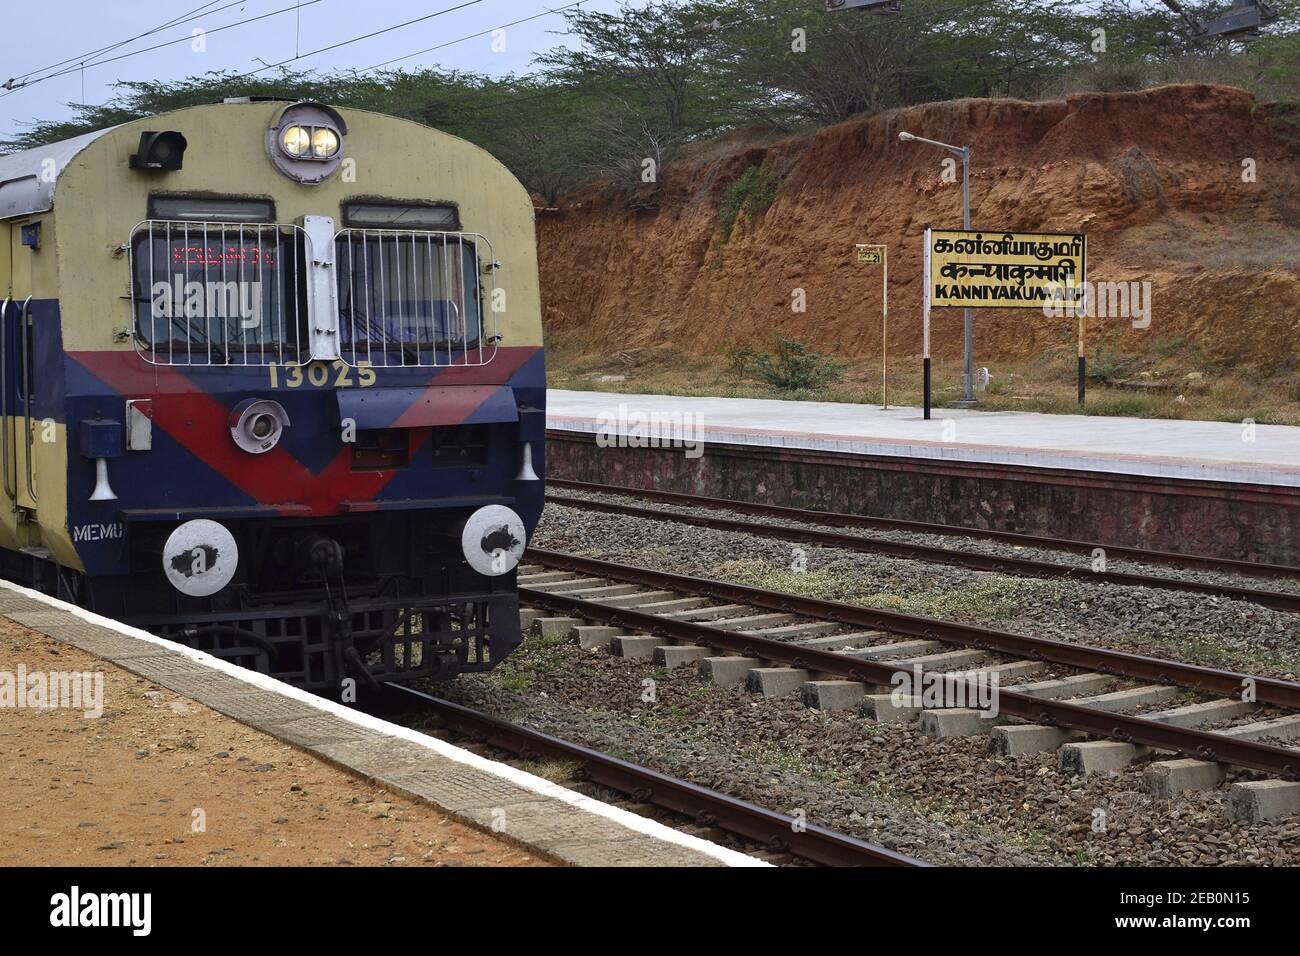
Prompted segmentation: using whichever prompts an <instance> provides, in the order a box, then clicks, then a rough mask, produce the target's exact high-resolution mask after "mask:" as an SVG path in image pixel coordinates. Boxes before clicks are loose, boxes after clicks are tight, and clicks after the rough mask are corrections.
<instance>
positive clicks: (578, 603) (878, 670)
mask: <svg viewBox="0 0 1300 956" xmlns="http://www.w3.org/2000/svg"><path fill="white" fill-rule="evenodd" d="M529 556H530V558H531V559H532V560H534V561H536V562H537V563H539V564H542V565H544V566H546V567H554V568H563V569H565V570H571V571H582V572H586V573H591V574H599V575H600V576H601V577H604V578H608V579H612V580H622V581H626V582H629V583H636V584H643V585H646V586H649V587H654V588H656V589H663V590H669V589H672V590H681V591H685V592H687V593H691V592H692V591H694V593H698V594H707V595H709V596H712V597H720V598H724V599H727V600H732V601H735V602H737V603H744V604H750V605H752V606H757V607H781V608H782V609H784V610H787V611H796V612H797V611H799V610H800V608H804V609H807V608H811V607H813V606H817V605H820V606H829V607H833V608H843V609H846V610H849V611H862V612H864V613H865V615H867V617H864V618H862V619H861V621H860V623H864V624H865V623H867V622H868V621H869V620H870V618H871V617H875V618H876V619H877V620H879V621H880V622H881V623H882V624H884V625H885V626H887V627H888V628H889V630H891V631H896V632H898V633H907V634H915V635H919V636H928V637H931V638H941V639H942V638H944V635H958V634H966V635H968V636H969V637H972V638H979V639H980V640H985V641H990V642H991V643H990V644H988V645H985V644H979V643H978V642H977V641H976V640H964V639H962V638H959V637H956V636H950V637H947V638H946V639H948V640H953V641H955V642H957V643H971V644H975V645H976V646H990V647H991V649H998V650H1001V649H1002V647H1001V646H997V645H999V644H1000V643H1001V639H1003V638H1011V639H1014V640H1018V641H1022V642H1025V645H1024V646H1027V647H1031V648H1032V647H1038V642H1040V641H1041V642H1046V639H1043V638H1024V637H1020V636H1018V635H1011V634H1006V633H1005V632H998V631H990V630H987V629H983V628H976V627H971V626H968V625H958V624H952V623H949V622H942V621H934V620H931V619H928V618H919V617H912V616H910V615H900V614H895V613H893V612H881V611H875V610H870V609H866V608H855V607H854V606H853V605H840V604H836V603H835V602H821V601H815V599H810V598H801V597H798V596H795V595H787V594H781V593H780V592H772V591H766V592H765V591H761V590H759V589H757V588H749V587H744V586H742V585H731V584H726V583H725V582H718V581H710V580H708V579H702V578H690V577H686V576H683V575H675V574H668V573H665V572H659V571H653V572H646V571H642V570H640V569H637V568H630V567H627V566H625V565H618V564H612V563H608V562H602V561H595V560H593V559H590V558H579V557H577V556H574V555H564V554H558V553H556V552H547V551H539V550H530V551H529ZM519 596H520V600H521V601H523V602H525V603H527V604H529V605H533V606H537V607H544V608H548V609H550V610H552V611H559V612H563V613H567V614H574V615H577V616H579V617H583V618H586V619H588V620H594V621H600V622H602V623H605V624H609V625H611V626H615V627H627V628H630V629H633V630H636V631H640V632H643V633H646V634H657V635H662V636H667V637H670V638H673V639H675V640H680V641H685V642H687V643H692V644H701V645H704V646H707V647H714V648H718V649H720V650H724V651H730V652H732V653H735V654H739V655H742V656H745V657H755V658H759V659H761V660H769V661H775V662H777V663H779V664H784V665H786V666H789V667H796V668H799V669H801V670H808V671H815V672H818V673H824V674H830V675H832V676H834V677H837V678H841V679H844V680H852V681H857V682H859V683H865V684H874V685H880V686H890V685H892V684H893V682H894V681H893V678H894V675H895V674H896V673H898V671H897V668H896V667H894V666H890V665H889V664H887V663H877V662H875V661H869V660H861V659H858V658H853V657H848V656H846V655H843V654H837V653H834V652H832V651H822V650H817V649H815V648H810V647H802V646H800V645H798V644H791V643H787V642H783V641H775V640H772V639H770V638H764V637H759V636H757V635H753V634H744V633H741V632H735V631H724V630H721V629H719V628H715V627H710V626H708V625H707V624H698V623H695V622H692V621H683V620H678V619H672V618H665V617H660V616H659V615H656V614H649V613H646V612H644V611H637V610H634V609H631V608H618V607H610V606H608V605H603V604H599V603H596V602H593V601H584V600H580V599H578V598H572V597H565V596H564V595H562V594H556V593H550V592H543V591H535V590H533V589H531V588H527V587H520V588H519ZM782 602H785V603H782ZM806 602H813V603H812V604H809V603H806ZM804 613H814V612H812V611H809V610H805V611H804ZM845 623H858V622H849V621H846V622H845ZM900 624H901V625H905V627H900V626H899V625H900ZM1060 643H1061V642H1056V641H1051V642H1050V643H1048V646H1045V647H1042V648H1041V650H1042V653H1041V654H1040V655H1039V656H1040V657H1041V659H1045V660H1053V659H1055V657H1054V654H1053V652H1054V651H1055V650H1057V648H1055V647H1053V646H1052V645H1057V644H1060ZM1065 646H1067V647H1073V646H1074V645H1065ZM1075 649H1076V650H1079V651H1084V652H1088V653H1090V654H1093V655H1097V659H1098V660H1102V659H1108V660H1110V661H1112V662H1114V663H1119V662H1121V661H1123V662H1126V666H1125V667H1124V668H1123V669H1119V668H1117V667H1112V668H1111V672H1112V673H1120V674H1124V675H1125V676H1133V674H1134V673H1137V674H1142V675H1143V676H1145V674H1144V673H1143V672H1146V673H1163V674H1164V675H1165V677H1164V680H1165V682H1166V683H1176V684H1182V685H1183V686H1190V687H1193V688H1195V689H1212V690H1213V692H1214V693H1222V694H1223V695H1225V696H1231V694H1232V693H1240V691H1241V690H1242V689H1243V687H1244V686H1246V685H1243V684H1242V683H1241V681H1243V680H1252V681H1255V686H1256V689H1257V692H1256V699H1257V700H1258V701H1259V702H1261V703H1266V702H1270V699H1271V701H1272V702H1274V703H1278V702H1280V701H1279V698H1281V699H1284V700H1286V701H1289V702H1288V703H1283V704H1282V705H1283V706H1296V705H1295V703H1293V702H1294V701H1296V700H1300V685H1297V684H1292V683H1289V682H1286V681H1276V680H1272V679H1269V678H1249V677H1248V675H1242V674H1231V673H1229V672H1222V671H1214V670H1211V669H1209V668H1202V667H1196V666H1194V665H1189V664H1177V663H1174V662H1171V661H1158V660H1154V659H1151V658H1142V657H1138V656H1137V655H1130V654H1123V653H1122V652H1117V651H1103V650H1101V649H1099V648H1078V647H1075ZM1030 656H1032V655H1030ZM1067 663H1078V662H1076V661H1069V662H1067ZM1127 665H1132V666H1131V668H1130V666H1127ZM1079 666H1088V665H1087V664H1083V663H1080V664H1079ZM1149 668H1154V669H1155V670H1148V669H1149ZM1096 669H1103V668H1096ZM1153 679H1159V678H1153ZM1183 681H1189V682H1188V683H1185V684H1184V683H1183ZM1192 681H1194V682H1192ZM1229 684H1231V690H1228V689H1227V688H1228V686H1229ZM998 700H999V707H1000V709H1001V711H1002V712H1004V713H1007V714H1009V715H1011V716H1013V717H1021V718H1024V719H1026V720H1030V721H1032V722H1034V723H1040V724H1052V725H1056V726H1061V727H1071V728H1076V729H1079V730H1084V731H1088V732H1089V733H1093V734H1096V735H1099V736H1103V737H1107V738H1110V739H1113V740H1120V741H1124V742H1126V743H1134V744H1142V745H1145V746H1150V747H1156V748H1158V749H1162V750H1172V751H1176V752H1180V753H1185V754H1188V755H1189V756H1194V757H1198V758H1200V759H1202V760H1212V761H1216V762H1219V763H1226V764H1232V765H1234V766H1239V767H1247V768H1250V769H1253V770H1260V771H1263V772H1265V773H1270V774H1276V775H1277V776H1280V777H1284V778H1287V779H1300V751H1296V750H1288V749H1287V748H1284V747H1275V746H1272V745H1270V744H1260V743H1255V742H1253V741H1247V740H1237V739H1234V738H1231V737H1225V736H1223V735H1221V734H1214V733H1211V732H1208V731H1201V730H1194V729H1190V728H1183V727H1172V726H1170V725H1168V724H1162V723H1159V722H1157V721H1153V720H1146V719H1144V718H1141V717H1132V716H1129V715H1126V714H1116V713H1108V712H1104V711H1099V710H1094V709H1091V708H1088V707H1084V706H1081V705H1078V704H1070V703H1066V702H1064V701H1058V700H1050V699H1040V698H1036V697H1031V696H1030V695H1028V694H1022V693H1017V692H1016V691H1014V690H1007V689H1000V690H999V694H998Z"/></svg>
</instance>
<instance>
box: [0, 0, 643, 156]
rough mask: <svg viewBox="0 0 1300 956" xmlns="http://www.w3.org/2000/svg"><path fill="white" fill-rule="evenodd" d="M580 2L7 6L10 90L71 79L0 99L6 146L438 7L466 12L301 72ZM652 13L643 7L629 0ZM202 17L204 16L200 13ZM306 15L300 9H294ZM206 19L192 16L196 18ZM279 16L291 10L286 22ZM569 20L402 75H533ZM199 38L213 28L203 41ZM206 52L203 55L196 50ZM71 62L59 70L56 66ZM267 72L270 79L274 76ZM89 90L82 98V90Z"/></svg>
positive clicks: (135, 1)
mask: <svg viewBox="0 0 1300 956" xmlns="http://www.w3.org/2000/svg"><path fill="white" fill-rule="evenodd" d="M571 2H572V0H423V2H421V0H315V2H311V0H239V2H235V3H231V0H213V2H211V3H204V2H203V0H42V2H20V0H4V3H5V7H6V8H7V9H6V10H5V12H4V21H5V31H4V33H5V35H4V36H3V37H2V38H0V64H3V67H0V70H2V73H0V83H3V82H4V81H5V80H7V79H9V78H10V77H21V76H22V75H23V74H25V73H28V72H29V71H37V72H36V74H35V75H41V74H43V73H49V72H57V71H59V70H70V71H71V72H68V73H67V74H66V75H63V76H58V77H54V78H51V79H48V80H43V81H41V82H34V83H33V82H30V80H31V79H32V78H34V77H30V78H29V85H28V86H26V87H24V88H22V89H18V90H16V91H14V92H13V93H6V92H5V91H3V90H0V139H3V138H7V137H8V136H10V135H12V134H13V133H15V132H17V131H18V130H20V129H21V128H22V124H24V123H27V122H31V121H32V120H35V119H58V118H62V117H65V116H67V115H69V113H70V110H69V109H68V107H67V104H69V103H77V102H83V101H84V102H88V103H102V102H104V101H106V100H107V99H109V98H110V97H111V96H112V84H113V83H114V82H116V81H118V80H176V79H181V78H183V77H186V76H193V75H197V74H202V73H207V72H210V71H214V70H236V71H240V72H246V71H249V70H255V69H259V68H260V67H262V66H263V65H264V64H267V63H279V62H281V61H284V60H287V59H289V58H291V57H295V56H299V55H301V54H308V53H310V52H311V51H314V50H319V49H321V48H323V47H328V46H331V45H333V44H336V43H340V42H342V41H344V40H349V39H351V38H353V37H359V36H361V35H363V34H367V33H372V32H374V31H378V30H382V29H384V28H386V27H391V26H396V25H397V24H400V23H403V22H405V21H407V20H413V19H415V18H417V17H422V16H425V15H427V14H430V13H436V12H437V11H440V10H449V9H451V8H455V7H459V6H461V5H462V4H468V5H467V6H464V8H463V9H459V10H451V12H448V13H445V14H443V15H440V16H436V17H433V18H431V19H427V20H424V21H423V22H419V23H414V24H412V25H410V26H406V27H403V28H401V29H397V30H392V31H391V32H388V33H383V34H381V35H379V36H374V37H371V38H369V39H364V40H360V41H358V42H356V43H350V44H348V45H346V46H342V47H339V48H338V49H335V50H329V51H326V52H322V53H318V54H315V55H310V56H302V58H301V59H298V60H296V61H294V62H293V63H290V64H288V65H289V66H290V67H292V68H300V69H316V70H322V71H328V70H330V69H365V68H367V67H371V66H374V65H376V64H379V63H382V62H384V61H386V60H391V59H394V58H396V57H406V56H407V55H408V54H412V53H416V52H417V51H420V50H425V49H427V48H429V47H433V46H435V45H439V44H443V43H448V42H450V41H457V40H460V39H461V38H463V37H468V36H470V35H472V34H476V33H479V32H482V31H490V30H493V29H495V28H498V27H501V26H503V25H505V24H508V23H511V22H513V21H516V20H521V19H524V18H526V17H532V16H534V15H536V14H546V12H547V11H548V10H551V11H553V10H557V9H560V8H563V7H565V6H567V5H569V4H570V3H571ZM629 5H631V6H643V5H644V0H629ZM619 6H620V0H583V3H582V8H583V9H585V10H592V11H604V12H612V11H615V10H617V9H618V7H619ZM200 8H201V9H200ZM223 8H224V9H223ZM295 8H297V9H295ZM195 10H199V12H198V13H197V14H194V16H193V19H189V18H188V17H189V15H190V14H191V13H192V11H195ZM276 11H286V12H282V13H276ZM265 14H275V15H273V16H269V17H266V18H265V19H261V20H258V21H256V22H253V23H248V24H245V25H243V26H236V27H233V28H231V29H228V30H218V29H217V28H219V27H222V26H225V25H226V24H233V23H236V22H238V21H240V20H246V19H249V18H250V17H258V16H262V15H265ZM177 19H185V22H183V23H178V24H177V25H175V26H173V27H170V28H167V29H165V30H161V31H159V32H157V33H152V34H151V35H149V36H147V37H144V38H142V39H138V40H135V41H134V42H132V43H128V44H126V45H124V46H120V47H118V48H116V49H113V50H111V51H109V52H104V53H99V54H98V55H97V57H91V58H90V60H91V61H93V60H94V59H96V58H100V59H104V58H109V57H118V56H121V55H122V54H124V53H130V52H132V51H136V50H143V49H144V48H146V47H151V46H156V45H158V44H160V43H166V42H167V41H170V40H178V41H180V42H176V43H172V44H170V45H168V46H163V47H161V48H160V49H156V50H152V51H149V52H142V53H139V55H134V56H129V57H127V58H124V59H120V60H117V61H116V62H112V63H104V64H103V65H100V66H87V67H85V69H84V71H83V70H82V69H81V67H80V65H79V64H80V62H81V61H83V60H85V59H86V56H87V54H89V53H92V52H93V51H96V50H99V49H101V48H103V47H107V46H110V45H113V44H117V43H120V42H121V41H125V40H130V39H131V38H133V37H137V36H139V35H140V34H143V33H146V32H148V31H150V30H153V29H154V28H155V27H158V26H161V25H162V24H165V23H168V22H169V21H172V20H177ZM564 28H565V21H564V17H563V16H562V15H560V14H559V13H551V14H547V15H545V16H542V17H541V18H539V19H536V20H531V21H530V22H527V23H521V24H519V25H517V26H511V27H507V28H506V29H505V32H504V37H497V38H496V46H497V47H498V48H500V47H502V46H504V49H494V48H493V46H494V37H493V36H492V35H490V34H489V35H487V36H482V37H477V38H474V39H468V40H464V41H463V42H453V43H451V45H450V46H447V47H446V48H444V49H441V50H437V51H435V52H431V53H423V54H421V55H419V56H413V57H410V58H409V59H402V60H399V61H398V62H396V63H393V64H392V65H391V68H393V69H401V68H418V67H433V66H436V67H440V68H442V69H457V70H471V71H475V72H479V73H488V74H491V75H493V76H500V75H502V74H505V73H511V72H515V73H523V72H527V71H528V70H529V68H530V65H531V63H532V61H533V58H534V57H535V56H536V55H537V54H538V53H541V52H543V51H545V50H548V49H551V48H553V47H554V46H556V45H559V44H571V43H572V42H573V40H572V38H569V37H566V36H564V35H562V34H563V30H564ZM196 29H201V30H203V31H205V35H204V36H203V37H202V38H201V40H202V42H201V43H197V44H196V41H195V39H194V38H193V36H192V33H193V31H194V30H196ZM196 45H198V46H202V47H205V49H202V50H196V49H194V47H195V46H196ZM62 60H71V61H72V62H71V63H68V64H64V65H62V66H59V67H57V68H56V69H54V70H49V69H46V68H47V67H50V66H51V65H52V64H55V63H58V62H59V61H62ZM272 72H273V71H267V73H266V74H264V75H271V74H272ZM83 86H84V92H83Z"/></svg>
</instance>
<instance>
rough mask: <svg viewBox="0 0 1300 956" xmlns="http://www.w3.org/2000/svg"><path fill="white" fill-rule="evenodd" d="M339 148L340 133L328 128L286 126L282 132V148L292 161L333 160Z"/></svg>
mask: <svg viewBox="0 0 1300 956" xmlns="http://www.w3.org/2000/svg"><path fill="white" fill-rule="evenodd" d="M339 146H340V140H339V134H338V132H337V131H336V130H332V129H330V128H329V127H328V126H286V127H285V128H284V129H283V130H282V131H281V132H280V148H281V149H283V150H284V152H285V154H286V155H288V156H289V157H290V158H292V159H332V158H333V156H334V154H335V153H337V152H338V151H339Z"/></svg>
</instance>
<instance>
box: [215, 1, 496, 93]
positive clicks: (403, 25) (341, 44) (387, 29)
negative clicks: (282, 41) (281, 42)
mask: <svg viewBox="0 0 1300 956" xmlns="http://www.w3.org/2000/svg"><path fill="white" fill-rule="evenodd" d="M309 2H313V3H315V2H319V0H309ZM483 2H484V0H465V2H464V3H460V4H457V5H456V6H454V7H446V8H445V9H442V10H435V11H434V12H433V13H426V14H425V15H424V16H422V17H416V18H415V19H413V20H406V21H404V22H402V23H395V24H393V25H392V26H391V27H384V28H383V29H381V30H372V31H371V32H369V33H363V34H362V35H361V36H355V37H351V38H350V39H347V40H340V41H339V42H338V43H331V44H330V45H329V46H323V47H320V48H319V49H317V50H308V51H307V52H306V53H301V54H298V55H296V56H291V57H289V58H288V59H285V60H280V61H279V62H277V63H267V64H266V65H265V66H260V67H258V68H257V69H256V70H249V71H248V72H247V73H238V74H236V75H234V76H232V77H229V79H231V80H243V79H247V78H248V77H250V76H256V75H257V74H259V73H265V72H266V71H267V70H274V69H278V68H279V67H282V66H287V65H288V64H290V63H293V62H295V61H297V60H302V59H305V58H306V57H309V56H315V55H316V54H318V53H328V52H329V51H330V50H337V49H339V48H340V47H345V46H350V45H351V44H353V43H360V42H361V41H362V40H369V39H370V38H371V37H377V36H381V35H382V34H385V33H392V32H393V31H394V30H402V29H405V28H406V27H409V26H414V25H415V24H417V23H423V22H424V21H426V20H432V19H433V18H434V17H441V16H445V15H446V14H448V13H455V12H456V11H457V10H464V9H465V8H466V7H472V6H476V5H477V4H480V3H483Z"/></svg>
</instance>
